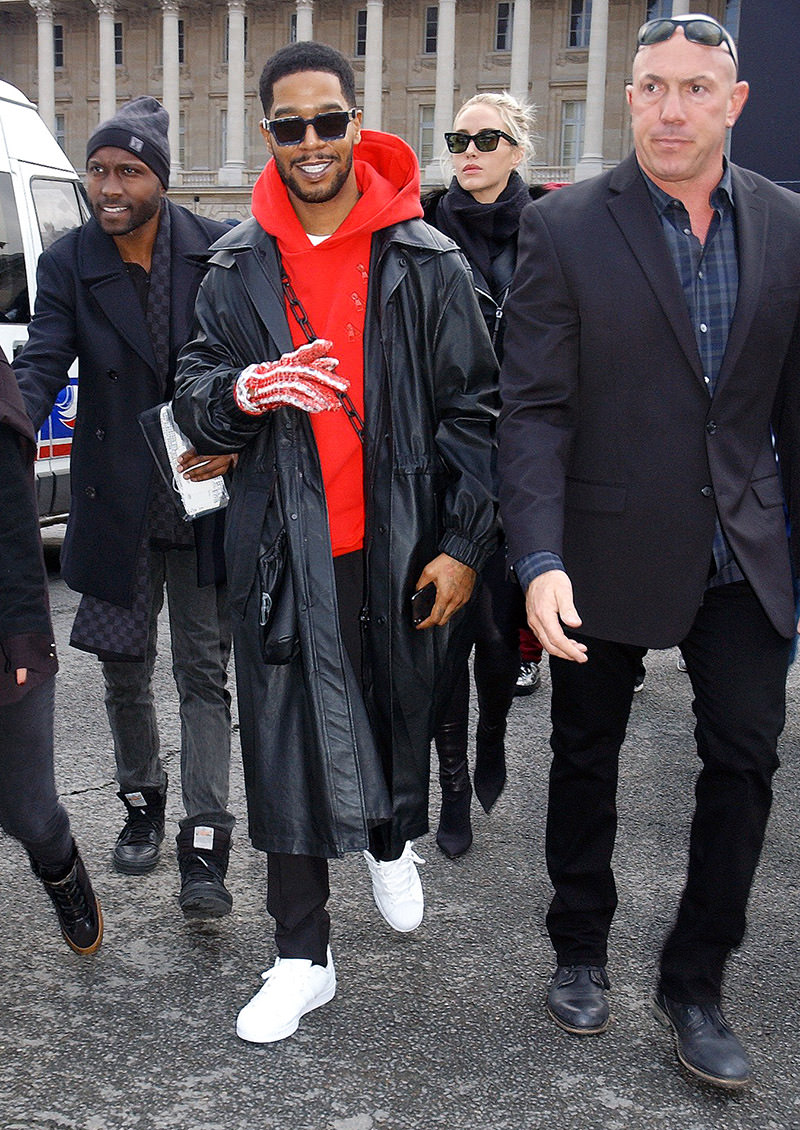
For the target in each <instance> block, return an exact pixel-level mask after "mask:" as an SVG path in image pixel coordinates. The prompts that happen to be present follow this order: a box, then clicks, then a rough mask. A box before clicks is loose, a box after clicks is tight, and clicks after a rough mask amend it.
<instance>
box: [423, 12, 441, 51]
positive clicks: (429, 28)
mask: <svg viewBox="0 0 800 1130" xmlns="http://www.w3.org/2000/svg"><path fill="white" fill-rule="evenodd" d="M438 30H439V9H438V8H426V9H425V45H424V47H423V48H422V51H423V54H425V55H435V54H436V35H437V32H438Z"/></svg>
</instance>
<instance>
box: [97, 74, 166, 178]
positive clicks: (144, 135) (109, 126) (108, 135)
mask: <svg viewBox="0 0 800 1130" xmlns="http://www.w3.org/2000/svg"><path fill="white" fill-rule="evenodd" d="M168 128H169V114H168V113H167V111H166V110H165V109H164V107H163V106H162V105H161V103H160V102H159V101H157V99H155V98H151V97H150V96H149V95H147V94H145V95H142V97H141V98H134V99H133V101H132V102H126V103H125V105H124V106H120V108H119V110H117V112H116V114H115V115H114V117H113V118H109V119H108V121H107V122H102V123H101V124H100V125H99V126H98V127H97V129H96V130H95V131H94V133H93V134H92V136H91V137H90V138H89V143H88V145H87V146H86V162H87V164H88V162H89V158H90V157H91V155H92V154H93V153H96V152H97V150H98V149H102V148H103V146H104V145H111V146H113V147H114V148H115V149H127V150H128V152H129V153H133V154H135V155H136V156H137V157H138V158H139V160H140V161H144V163H145V165H147V166H148V167H149V168H151V169H152V170H153V172H154V173H155V174H156V176H157V177H158V179H159V180H160V181H161V183H162V184H163V186H164V188H169V138H168V136H167V129H168Z"/></svg>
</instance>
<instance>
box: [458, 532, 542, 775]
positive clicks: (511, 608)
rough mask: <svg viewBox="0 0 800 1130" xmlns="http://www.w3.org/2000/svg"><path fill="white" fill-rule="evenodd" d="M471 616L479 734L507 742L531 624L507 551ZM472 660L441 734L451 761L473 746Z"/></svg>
mask: <svg viewBox="0 0 800 1130" xmlns="http://www.w3.org/2000/svg"><path fill="white" fill-rule="evenodd" d="M467 615H468V616H469V617H470V631H471V636H472V643H473V644H474V646H475V660H474V664H473V675H474V678H475V690H476V693H477V697H478V732H479V734H480V735H481V736H483V737H484V738H485V739H486V740H488V741H491V742H498V743H499V742H501V741H502V740H503V738H504V737H505V732H506V719H507V718H508V712H509V710H510V708H511V703H512V702H513V701H514V691H515V689H516V685H517V678H518V676H519V629H520V627H521V626H522V625H523V624H524V623H525V601H524V597H523V595H522V589H521V588H520V587H519V584H518V582H517V581H516V580H515V579H509V578H508V577H507V576H506V552H505V548H504V547H500V548H499V549H497V550H495V552H494V553H493V554H492V556H491V557H490V558H489V560H488V561H487V562H486V565H485V567H484V570H483V573H482V574H481V584H480V589H479V591H478V594H477V597H476V598H475V600H474V601H473V604H472V607H471V608H470V609H469V611H468V612H467ZM469 693H470V686H469V659H468V657H465V658H464V660H463V663H461V664H460V667H459V670H458V671H457V672H456V675H455V680H454V685H453V690H452V694H451V695H450V697H449V699H448V701H447V706H446V708H445V709H444V710H443V711H442V716H441V718H440V719H439V726H438V728H437V731H436V744H437V748H438V747H439V746H441V747H442V751H443V753H444V754H445V755H449V756H450V757H451V758H454V757H455V756H457V754H459V753H460V754H462V755H463V757H464V758H466V756H467V747H468V744H469Z"/></svg>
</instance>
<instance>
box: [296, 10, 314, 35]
mask: <svg viewBox="0 0 800 1130" xmlns="http://www.w3.org/2000/svg"><path fill="white" fill-rule="evenodd" d="M313 38H314V0H297V42H298V43H301V42H305V41H306V40H308V39H313Z"/></svg>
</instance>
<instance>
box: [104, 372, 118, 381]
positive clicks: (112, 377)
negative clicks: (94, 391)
mask: <svg viewBox="0 0 800 1130" xmlns="http://www.w3.org/2000/svg"><path fill="white" fill-rule="evenodd" d="M106 376H107V377H108V379H109V380H110V381H115V380H117V379H118V377H119V373H118V372H117V370H116V369H109V370H108V372H107V373H106Z"/></svg>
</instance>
